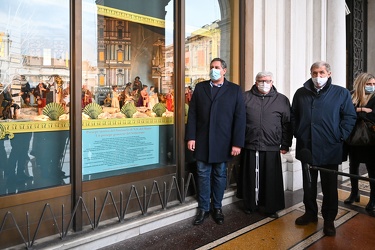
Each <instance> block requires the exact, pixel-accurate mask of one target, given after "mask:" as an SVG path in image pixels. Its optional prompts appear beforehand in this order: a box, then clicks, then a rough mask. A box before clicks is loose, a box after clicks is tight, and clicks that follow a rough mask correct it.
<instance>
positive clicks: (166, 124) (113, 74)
mask: <svg viewBox="0 0 375 250" xmlns="http://www.w3.org/2000/svg"><path fill="white" fill-rule="evenodd" d="M172 4H173V1H168V0H157V1H151V2H150V1H148V0H138V1H134V2H132V3H131V4H130V3H129V1H94V0H86V1H85V5H86V6H90V7H88V8H84V9H83V32H82V35H83V37H84V38H85V39H84V41H83V46H82V48H83V55H82V58H83V59H84V60H85V61H87V65H86V66H87V67H86V66H84V67H83V71H84V74H83V75H84V76H83V77H84V79H83V80H82V83H83V86H82V89H83V94H82V96H83V98H85V99H83V101H82V109H83V118H84V119H83V124H82V125H83V131H82V138H83V141H82V155H83V156H82V157H83V158H82V173H83V180H84V181H89V180H94V179H100V178H104V177H110V176H115V175H121V174H127V173H131V172H137V171H144V170H148V169H154V168H161V167H165V166H167V165H171V164H174V162H175V160H174V158H175V157H174V137H173V131H174V124H173V116H174V113H173V111H174V107H173V98H174V96H173V92H174V91H173V86H174V83H173V78H172V77H171V76H172V75H173V67H171V66H170V65H173V64H171V63H172V62H173V53H170V54H168V55H167V51H168V50H171V49H172V48H173V37H172V35H173V28H172V27H167V25H166V23H167V22H168V23H172V22H173V6H172ZM103 24H105V25H103ZM101 34H103V35H101ZM166 41H168V42H166ZM102 46H104V47H105V49H104V50H105V53H103V51H101V48H102ZM93 51H98V53H92V52H93ZM96 55H98V57H96ZM167 56H168V57H167ZM86 76H87V77H86ZM151 87H152V88H151ZM151 90H152V91H151ZM85 115H87V116H85Z"/></svg>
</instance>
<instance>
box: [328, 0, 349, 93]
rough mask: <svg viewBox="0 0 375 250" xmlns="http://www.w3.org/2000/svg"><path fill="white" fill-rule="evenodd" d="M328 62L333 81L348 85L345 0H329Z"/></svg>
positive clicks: (344, 85) (337, 83)
mask: <svg viewBox="0 0 375 250" xmlns="http://www.w3.org/2000/svg"><path fill="white" fill-rule="evenodd" d="M327 62H328V63H329V64H330V65H331V68H332V80H333V83H334V84H336V85H340V86H343V87H346V27H345V0H328V1H327Z"/></svg>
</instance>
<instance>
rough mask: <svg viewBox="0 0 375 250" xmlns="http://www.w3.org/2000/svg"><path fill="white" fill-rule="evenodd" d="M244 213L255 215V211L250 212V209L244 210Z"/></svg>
mask: <svg viewBox="0 0 375 250" xmlns="http://www.w3.org/2000/svg"><path fill="white" fill-rule="evenodd" d="M243 212H244V213H245V214H252V213H253V211H252V210H250V209H244V210H243Z"/></svg>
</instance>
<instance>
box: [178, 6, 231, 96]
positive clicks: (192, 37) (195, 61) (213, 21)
mask: <svg viewBox="0 0 375 250" xmlns="http://www.w3.org/2000/svg"><path fill="white" fill-rule="evenodd" d="M231 2H233V1H231V0H186V27H185V30H186V34H185V35H186V40H185V87H186V95H191V93H189V92H191V91H192V90H193V89H194V87H195V85H196V84H197V83H198V82H200V81H202V80H208V79H209V75H208V73H209V67H210V61H211V60H212V59H213V58H215V57H220V58H222V59H224V60H225V61H226V62H227V65H228V69H227V74H226V78H227V79H228V80H233V79H231V69H230V67H229V66H230V61H231V59H232V54H231V41H232V39H231V38H232V34H231V33H232V19H231V16H230V15H231V6H232V4H231ZM197 6H199V8H197ZM197 17H199V18H197ZM188 98H189V97H187V101H188V100H189V99H188Z"/></svg>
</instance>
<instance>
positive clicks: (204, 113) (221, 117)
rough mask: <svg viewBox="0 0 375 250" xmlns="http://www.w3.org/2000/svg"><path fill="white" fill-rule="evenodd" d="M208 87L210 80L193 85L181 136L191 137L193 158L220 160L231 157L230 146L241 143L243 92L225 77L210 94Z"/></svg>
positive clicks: (209, 87) (209, 160)
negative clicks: (221, 83)
mask: <svg viewBox="0 0 375 250" xmlns="http://www.w3.org/2000/svg"><path fill="white" fill-rule="evenodd" d="M211 88H212V87H211V85H210V81H204V82H200V83H198V84H197V85H196V87H195V89H194V92H193V96H192V99H191V102H190V106H189V112H188V122H187V126H186V134H185V139H186V140H187V141H189V140H195V151H194V156H195V159H196V160H199V161H203V162H206V163H220V162H226V161H228V160H230V159H231V149H232V146H237V147H243V146H244V137H245V122H246V121H245V117H246V114H245V105H244V101H243V92H242V90H241V88H240V86H238V85H237V84H234V83H232V82H229V81H227V80H226V79H225V80H224V83H223V86H222V87H221V88H220V90H219V91H218V93H217V95H216V96H215V97H214V98H212V96H211Z"/></svg>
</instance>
